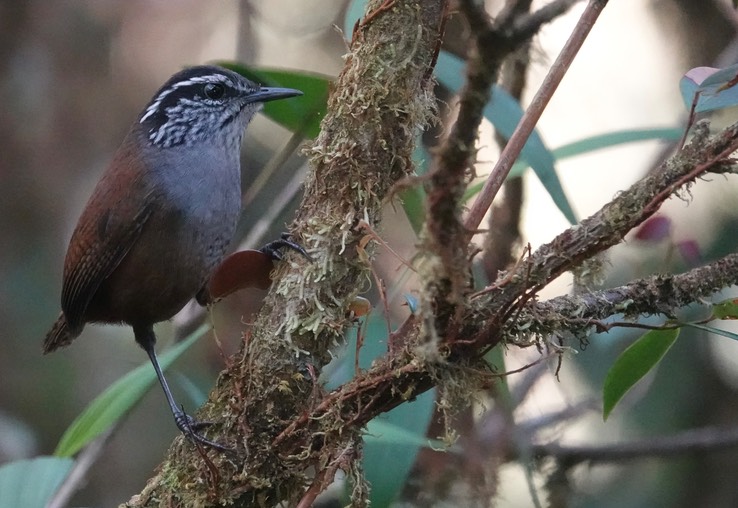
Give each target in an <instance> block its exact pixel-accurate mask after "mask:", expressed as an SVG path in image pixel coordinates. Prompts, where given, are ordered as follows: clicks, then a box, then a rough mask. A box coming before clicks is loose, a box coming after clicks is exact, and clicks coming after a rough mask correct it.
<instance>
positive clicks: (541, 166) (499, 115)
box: [436, 51, 577, 224]
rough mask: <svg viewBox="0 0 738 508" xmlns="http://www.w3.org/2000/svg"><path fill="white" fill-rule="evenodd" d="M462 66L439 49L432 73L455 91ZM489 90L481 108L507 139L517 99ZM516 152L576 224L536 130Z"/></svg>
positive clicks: (461, 81) (513, 125) (518, 111)
mask: <svg viewBox="0 0 738 508" xmlns="http://www.w3.org/2000/svg"><path fill="white" fill-rule="evenodd" d="M464 66H465V63H464V61H463V60H461V59H460V58H458V57H456V56H454V55H452V54H450V53H448V52H445V51H441V52H440V54H439V55H438V63H437V64H436V76H437V77H438V80H439V81H440V82H441V83H442V84H443V85H444V86H446V87H448V88H450V89H451V90H454V91H459V90H461V88H462V87H463V85H464V80H465V79H466V72H465V71H464ZM491 93H492V96H491V99H490V101H489V102H488V103H487V105H486V106H485V108H484V117H485V118H486V119H487V120H489V121H490V122H491V123H492V125H494V126H495V129H497V131H498V132H499V133H500V134H501V135H502V136H503V137H505V138H509V137H510V136H512V133H513V132H514V131H515V128H516V127H517V125H518V122H520V119H521V118H522V116H523V109H522V108H521V107H520V104H519V103H518V101H516V100H515V98H514V97H512V96H511V95H510V94H509V93H507V92H506V91H505V90H504V89H502V88H500V87H498V86H492V91H491ZM520 155H521V157H522V158H523V159H525V160H526V162H527V163H528V164H530V167H531V168H532V169H533V172H535V174H536V176H537V177H538V179H539V180H540V181H541V183H542V184H543V187H544V188H545V189H546V191H547V192H548V194H549V195H550V196H551V199H553V201H554V203H555V204H556V206H557V207H558V208H559V210H561V213H563V214H564V217H566V219H567V220H568V221H569V222H570V223H571V224H576V222H577V219H576V216H575V214H574V211H573V210H572V208H571V205H570V204H569V200H568V199H567V197H566V194H565V193H564V189H563V187H562V186H561V182H560V181H559V177H558V175H557V174H556V168H555V160H554V157H553V155H552V154H551V151H550V150H549V149H548V148H547V147H546V145H545V144H544V142H543V139H542V138H541V136H540V134H539V133H538V131H537V130H533V132H532V133H531V135H530V137H529V138H528V141H526V143H525V145H524V146H523V150H522V152H521V154H520Z"/></svg>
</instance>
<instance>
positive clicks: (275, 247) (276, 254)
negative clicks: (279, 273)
mask: <svg viewBox="0 0 738 508" xmlns="http://www.w3.org/2000/svg"><path fill="white" fill-rule="evenodd" d="M285 247H286V248H289V249H292V250H294V251H295V252H299V253H300V254H302V255H303V256H304V257H305V259H307V260H308V261H312V260H313V258H312V257H310V254H308V253H307V251H306V250H305V249H304V248H303V246H302V245H300V244H299V243H297V242H293V241H292V235H291V234H289V233H282V234H281V235H280V238H279V240H274V241H273V242H269V243H268V244H266V245H265V246H263V247H262V248H261V249H259V250H260V251H261V252H263V253H264V254H266V255H267V256H269V257H270V258H272V259H273V260H275V261H280V260H281V259H282V253H281V252H280V249H284V248H285Z"/></svg>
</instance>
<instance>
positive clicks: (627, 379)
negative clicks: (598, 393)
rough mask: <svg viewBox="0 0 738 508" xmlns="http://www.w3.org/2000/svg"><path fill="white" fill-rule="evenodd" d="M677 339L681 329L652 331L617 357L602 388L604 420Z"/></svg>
mask: <svg viewBox="0 0 738 508" xmlns="http://www.w3.org/2000/svg"><path fill="white" fill-rule="evenodd" d="M678 336H679V328H675V329H670V330H650V331H649V332H647V333H645V334H644V335H643V336H641V338H639V339H638V340H636V341H635V342H634V343H633V344H631V345H630V346H628V348H627V349H626V350H625V351H623V352H622V353H621V354H620V356H618V358H617V360H615V363H614V364H613V366H612V367H610V370H609V371H608V373H607V377H606V378H605V384H604V386H603V388H602V402H603V409H602V414H603V419H605V420H607V417H608V416H610V413H611V412H612V410H613V408H614V407H615V406H616V405H617V403H618V402H620V399H622V398H623V396H624V395H625V394H626V393H627V392H628V390H630V389H631V388H632V387H633V386H634V385H635V384H636V383H637V382H638V381H640V380H641V378H643V376H645V375H646V374H648V372H649V371H651V369H653V368H654V367H655V366H656V365H657V364H658V363H659V361H661V359H662V358H663V357H664V355H665V354H666V352H667V351H669V348H671V346H672V345H674V342H675V341H676V339H677V337H678Z"/></svg>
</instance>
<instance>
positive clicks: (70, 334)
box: [43, 312, 82, 354]
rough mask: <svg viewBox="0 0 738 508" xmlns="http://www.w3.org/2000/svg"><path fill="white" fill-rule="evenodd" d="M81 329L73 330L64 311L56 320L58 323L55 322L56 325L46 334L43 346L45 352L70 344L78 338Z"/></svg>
mask: <svg viewBox="0 0 738 508" xmlns="http://www.w3.org/2000/svg"><path fill="white" fill-rule="evenodd" d="M81 331H82V330H71V329H70V328H69V324H68V323H67V318H66V316H64V313H63V312H62V313H61V314H59V318H58V319H57V320H56V323H54V326H52V327H51V331H50V332H49V333H47V334H46V339H44V346H43V351H44V354H46V353H51V352H52V351H55V350H57V349H59V348H60V347H64V346H68V345H69V344H70V343H71V342H72V341H73V340H74V339H76V338H77V336H78V335H79V334H80V332H81Z"/></svg>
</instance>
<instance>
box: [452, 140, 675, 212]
mask: <svg viewBox="0 0 738 508" xmlns="http://www.w3.org/2000/svg"><path fill="white" fill-rule="evenodd" d="M681 136H682V131H681V129H675V128H652V129H632V130H623V131H614V132H608V133H605V134H598V135H596V136H591V137H588V138H583V139H580V140H579V141H574V142H573V143H569V144H566V145H562V146H560V147H559V148H556V149H554V150H552V151H551V153H552V154H553V155H554V157H555V158H556V160H557V161H561V160H564V159H566V158H569V157H574V156H576V155H582V154H585V153H589V152H594V151H595V150H600V149H602V148H610V147H612V146H617V145H621V144H625V143H633V142H638V141H651V140H655V139H661V140H665V141H676V140H679V139H681ZM529 167H530V165H528V164H527V163H526V162H525V161H518V162H516V163H515V165H513V167H512V169H511V170H510V176H509V177H510V178H511V177H514V176H521V175H522V174H523V173H524V172H525V170H527V169H528V168H529ZM483 186H484V182H481V183H478V184H475V185H472V186H471V187H469V189H468V190H467V191H466V193H465V194H464V200H465V201H466V200H468V199H469V198H471V197H472V196H475V195H476V194H478V193H479V191H481V190H482V187H483Z"/></svg>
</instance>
